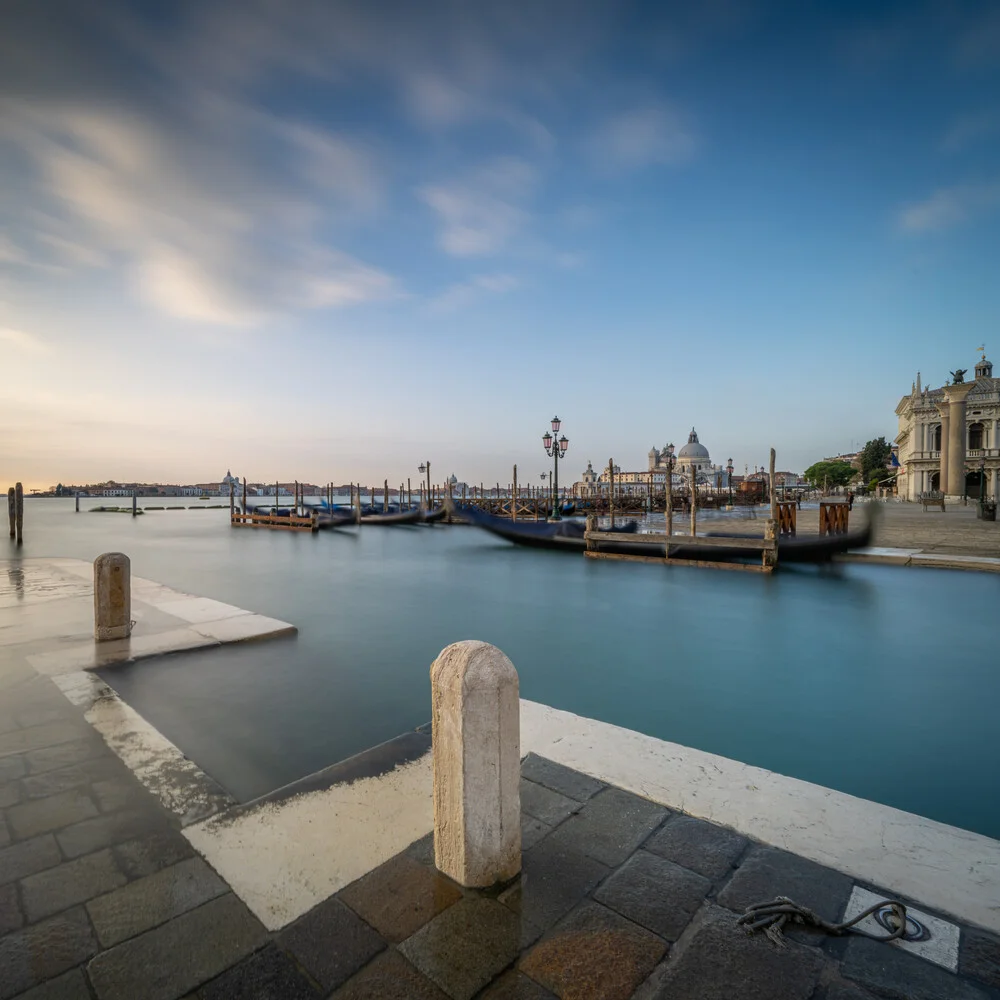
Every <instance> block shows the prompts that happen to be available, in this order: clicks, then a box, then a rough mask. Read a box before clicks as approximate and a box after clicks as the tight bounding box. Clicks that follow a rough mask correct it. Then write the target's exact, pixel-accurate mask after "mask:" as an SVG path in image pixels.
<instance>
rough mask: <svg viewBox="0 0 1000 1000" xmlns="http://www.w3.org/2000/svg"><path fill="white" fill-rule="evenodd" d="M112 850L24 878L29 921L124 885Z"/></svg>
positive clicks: (24, 897)
mask: <svg viewBox="0 0 1000 1000" xmlns="http://www.w3.org/2000/svg"><path fill="white" fill-rule="evenodd" d="M125 882H126V878H125V876H124V875H123V874H122V872H121V870H120V869H119V868H118V866H117V865H116V864H115V859H114V856H113V855H112V853H111V851H108V850H103V851H97V852H96V853H94V854H88V855H86V857H82V858H79V859H77V860H76V861H67V862H65V863H63V864H61V865H56V866H55V867H54V868H48V869H46V870H45V871H43V872H38V873H37V874H35V875H29V876H28V877H27V878H25V879H22V880H21V884H20V885H21V899H22V901H23V905H24V912H25V916H26V917H27V919H28V922H29V923H34V922H35V921H37V920H42V919H44V918H45V917H50V916H52V915H53V914H56V913H59V912H61V911H62V910H68V909H69V908H70V907H71V906H76V905H77V904H78V903H85V902H86V901H87V900H88V899H93V897H94V896H97V895H98V894H99V893H103V892H111V890H113V889H117V888H119V887H120V886H123V885H125Z"/></svg>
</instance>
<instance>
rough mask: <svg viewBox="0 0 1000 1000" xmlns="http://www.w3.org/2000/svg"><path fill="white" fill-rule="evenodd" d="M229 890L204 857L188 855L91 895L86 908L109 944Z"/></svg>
mask: <svg viewBox="0 0 1000 1000" xmlns="http://www.w3.org/2000/svg"><path fill="white" fill-rule="evenodd" d="M109 853H110V852H109ZM56 871H58V869H56ZM46 874H47V873H46ZM37 877H39V876H36V878H37ZM124 881H125V879H124V876H123V877H122V882H124ZM227 891H228V887H227V886H226V883H225V882H223V881H222V879H221V878H219V876H218V875H216V874H215V872H214V871H212V869H211V868H210V867H209V866H208V865H207V864H205V862H204V861H202V860H201V858H188V859H187V860H186V861H181V862H179V863H178V864H176V865H173V866H172V867H170V868H164V869H163V870H162V871H159V872H157V873H156V874H155V875H150V876H149V877H148V878H143V879H139V880H138V881H136V882H131V883H129V884H128V885H127V886H125V888H124V889H118V891H117V892H111V893H108V894H107V895H106V896H100V897H98V898H97V899H91V901H90V902H89V903H88V904H87V912H88V913H89V914H90V919H91V920H92V921H93V924H94V929H95V930H96V931H97V937H98V940H99V941H100V942H101V946H102V947H104V948H110V947H111V946H112V945H115V944H118V943H119V942H120V941H124V940H126V939H127V938H130V937H135V936H136V935H137V934H141V933H142V932H143V931H148V930H149V929H150V928H152V927H157V926H158V925H159V924H162V923H165V922H166V921H167V920H170V919H172V918H173V917H176V916H178V915H179V914H181V913H185V912H186V911H188V910H193V909H195V907H198V906H201V905H202V903H207V902H208V901H209V900H210V899H214V898H215V897H216V896H221V895H222V894H223V893H225V892H227Z"/></svg>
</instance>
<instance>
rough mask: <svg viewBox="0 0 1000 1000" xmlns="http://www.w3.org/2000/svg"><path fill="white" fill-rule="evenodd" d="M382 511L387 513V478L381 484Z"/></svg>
mask: <svg viewBox="0 0 1000 1000" xmlns="http://www.w3.org/2000/svg"><path fill="white" fill-rule="evenodd" d="M382 513H383V514H388V513H389V480H388V479H387V480H385V482H384V483H383V484H382Z"/></svg>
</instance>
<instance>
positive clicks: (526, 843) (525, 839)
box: [521, 812, 552, 851]
mask: <svg viewBox="0 0 1000 1000" xmlns="http://www.w3.org/2000/svg"><path fill="white" fill-rule="evenodd" d="M551 830H552V827H551V826H548V825H547V824H545V823H543V822H542V821H541V820H539V819H535V817H534V816H529V815H528V814H527V813H524V812H522V813H521V850H522V851H530V850H531V849H532V847H534V846H535V844H537V843H538V842H539V841H540V840H541V839H542V837H544V836H545V835H546V834H547V833H549V832H550V831H551Z"/></svg>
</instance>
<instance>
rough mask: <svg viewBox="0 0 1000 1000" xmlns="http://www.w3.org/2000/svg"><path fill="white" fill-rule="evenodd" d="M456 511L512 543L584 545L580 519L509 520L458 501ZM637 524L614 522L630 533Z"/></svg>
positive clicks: (583, 526)
mask: <svg viewBox="0 0 1000 1000" xmlns="http://www.w3.org/2000/svg"><path fill="white" fill-rule="evenodd" d="M455 512H456V513H457V514H459V515H461V516H462V517H463V518H464V519H465V520H466V521H469V522H470V523H471V524H474V525H475V526H476V527H477V528H484V529H485V530H486V531H489V532H490V533H491V534H494V535H497V536H498V537H500V538H505V539H506V540H507V541H508V542H514V544H515V545H528V546H531V547H532V548H536V549H564V550H566V551H567V552H582V551H583V550H584V548H586V542H585V541H584V538H583V533H584V531H586V524H585V523H584V522H583V521H575V520H574V521H569V520H567V521H511V520H510V519H509V518H506V517H496V516H494V515H493V514H487V513H486V512H485V511H482V510H479V508H478V507H469V506H464V505H461V504H456V506H455ZM638 527H639V526H638V524H637V523H636V522H635V521H626V522H625V523H623V524H618V525H615V531H616V532H622V533H624V534H633V533H634V532H635V531H636V530H637V529H638ZM601 530H608V531H610V530H611V529H610V528H608V529H601ZM625 544H626V545H627V543H625ZM635 549H636V550H637V551H638V550H640V549H641V550H642V554H645V555H648V554H649V549H648V547H646V546H641V545H636V546H635ZM616 551H617V550H616Z"/></svg>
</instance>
